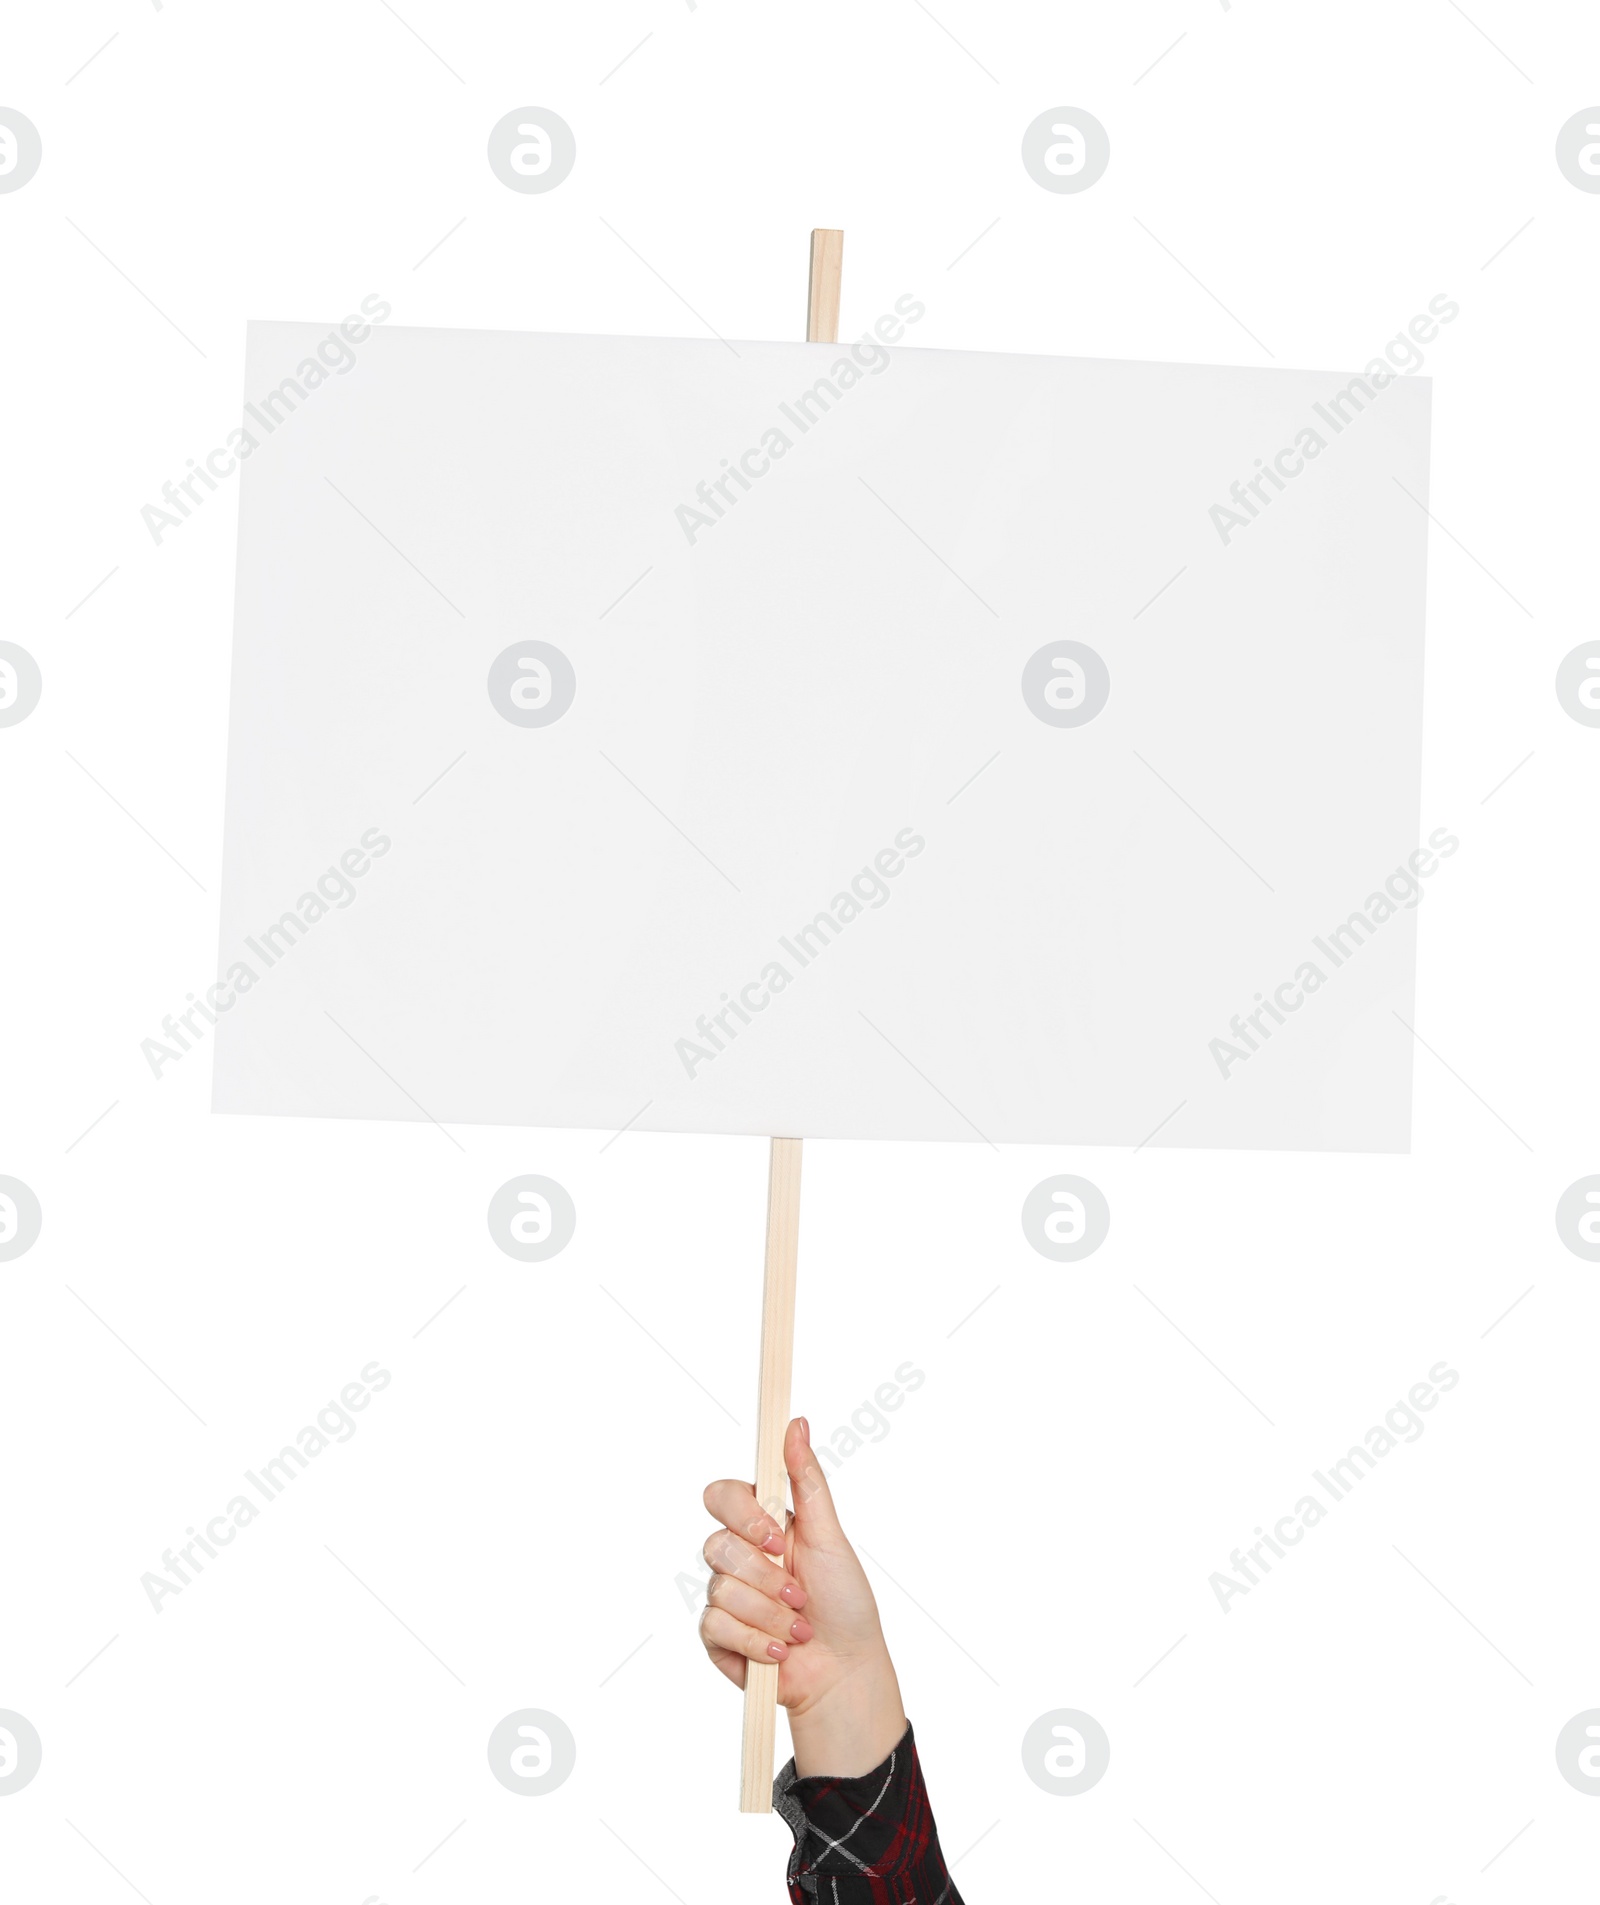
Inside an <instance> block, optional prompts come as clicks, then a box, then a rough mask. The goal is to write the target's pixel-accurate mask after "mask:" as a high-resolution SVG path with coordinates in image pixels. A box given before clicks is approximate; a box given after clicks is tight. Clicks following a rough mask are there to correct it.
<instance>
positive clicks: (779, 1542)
mask: <svg viewBox="0 0 1600 1905" xmlns="http://www.w3.org/2000/svg"><path fill="white" fill-rule="evenodd" d="M761 1545H762V1547H763V1548H765V1549H766V1551H767V1553H768V1554H782V1553H783V1536H782V1535H779V1534H771V1535H768V1536H767V1538H766V1540H765V1541H763V1542H762V1544H761Z"/></svg>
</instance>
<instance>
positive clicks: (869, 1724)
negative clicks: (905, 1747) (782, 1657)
mask: <svg viewBox="0 0 1600 1905" xmlns="http://www.w3.org/2000/svg"><path fill="white" fill-rule="evenodd" d="M905 1730H906V1713H905V1707H904V1705H903V1704H902V1702H901V1699H900V1683H899V1681H898V1680H897V1679H896V1678H895V1671H894V1667H893V1665H892V1664H891V1663H890V1660H889V1657H888V1655H887V1654H885V1655H884V1656H883V1657H882V1659H881V1660H879V1661H876V1662H873V1663H872V1664H871V1665H864V1666H861V1667H858V1668H857V1669H856V1670H855V1671H854V1672H852V1673H851V1674H849V1675H848V1676H846V1678H845V1679H843V1680H841V1681H839V1682H838V1683H837V1684H836V1685H834V1686H832V1687H830V1688H829V1689H828V1691H827V1692H826V1693H825V1694H822V1695H820V1696H819V1697H818V1698H817V1699H816V1700H814V1701H812V1702H810V1703H808V1704H807V1705H806V1706H805V1707H804V1708H802V1709H799V1710H795V1709H793V1708H791V1709H790V1710H789V1737H790V1739H791V1740H792V1741H793V1743H794V1770H795V1776H796V1777H797V1778H799V1779H814V1778H817V1777H819V1776H825V1777H829V1778H834V1779H859V1778H860V1777H861V1776H862V1774H864V1773H870V1772H871V1771H872V1769H873V1768H874V1767H875V1766H879V1765H881V1764H882V1763H883V1761H884V1760H886V1759H887V1758H888V1757H889V1755H890V1754H891V1753H892V1752H893V1751H894V1749H895V1747H896V1746H898V1745H899V1743H900V1740H901V1737H902V1735H903V1734H904V1733H905Z"/></svg>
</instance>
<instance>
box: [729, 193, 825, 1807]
mask: <svg viewBox="0 0 1600 1905" xmlns="http://www.w3.org/2000/svg"><path fill="white" fill-rule="evenodd" d="M843 265H844V233H843V232H836V231H814V232H813V233H812V234H811V277H810V282H809V284H808V285H807V289H806V342H807V343H808V344H837V343H838V341H839V279H840V273H841V270H842V268H843ZM799 1254H800V1140H799V1139H798V1138H774V1139H773V1140H772V1156H771V1160H770V1162H769V1163H768V1166H767V1268H766V1281H765V1283H764V1284H763V1286H762V1295H761V1387H760V1392H759V1396H758V1399H757V1403H756V1412H757V1423H756V1499H757V1500H758V1501H759V1502H760V1503H761V1505H762V1507H763V1508H765V1509H766V1511H767V1513H768V1514H769V1515H771V1516H772V1517H773V1518H774V1519H775V1520H776V1521H777V1523H778V1524H779V1526H780V1527H781V1526H782V1525H783V1517H784V1501H785V1490H784V1483H785V1481H786V1479H787V1478H786V1476H785V1474H784V1468H783V1436H784V1431H785V1430H786V1429H787V1428H788V1426H789V1379H790V1374H791V1371H792V1369H793V1367H794V1281H795V1266H796V1263H797V1261H798V1259H799ZM777 1729H778V1669H777V1665H776V1663H775V1662H773V1663H769V1662H766V1661H756V1660H752V1661H751V1662H750V1663H749V1665H748V1667H747V1668H746V1670H745V1682H744V1750H743V1755H742V1763H741V1765H740V1769H739V1810H740V1811H741V1812H771V1810H772V1758H773V1745H774V1742H775V1738H776V1735H777Z"/></svg>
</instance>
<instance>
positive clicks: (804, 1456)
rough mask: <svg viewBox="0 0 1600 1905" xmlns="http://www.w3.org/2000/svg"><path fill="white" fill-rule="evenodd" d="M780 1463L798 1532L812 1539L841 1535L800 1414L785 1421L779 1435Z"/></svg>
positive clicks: (808, 1433)
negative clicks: (785, 1428) (786, 1476)
mask: <svg viewBox="0 0 1600 1905" xmlns="http://www.w3.org/2000/svg"><path fill="white" fill-rule="evenodd" d="M783 1465H784V1467H785V1468H786V1469H787V1470H788V1471H789V1492H790V1495H791V1496H792V1497H793V1500H794V1519H795V1525H796V1527H797V1528H798V1529H799V1531H800V1533H801V1534H802V1535H804V1536H805V1537H806V1538H807V1539H808V1540H812V1541H815V1540H818V1539H823V1540H825V1539H826V1538H827V1537H828V1536H830V1535H842V1533H843V1531H842V1530H841V1528H840V1526H839V1516H838V1512H837V1510H836V1509H835V1508H834V1505H833V1494H832V1491H831V1490H830V1489H829V1487H828V1478H827V1476H826V1475H825V1474H824V1473H823V1470H822V1464H821V1462H820V1461H818V1459H817V1454H816V1451H815V1450H814V1449H813V1448H812V1446H811V1432H810V1428H809V1426H808V1425H807V1422H806V1419H805V1417H804V1416H796V1417H795V1419H794V1420H793V1422H791V1423H790V1424H789V1428H788V1432H787V1434H786V1435H785V1436H784V1438H783Z"/></svg>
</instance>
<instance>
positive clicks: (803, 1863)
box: [774, 1724, 961, 1905]
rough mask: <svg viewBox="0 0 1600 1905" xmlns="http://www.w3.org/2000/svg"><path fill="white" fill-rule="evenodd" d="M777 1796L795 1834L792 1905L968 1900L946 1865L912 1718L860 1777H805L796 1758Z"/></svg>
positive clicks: (918, 1904)
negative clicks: (896, 1738) (924, 1780)
mask: <svg viewBox="0 0 1600 1905" xmlns="http://www.w3.org/2000/svg"><path fill="white" fill-rule="evenodd" d="M774 1800H775V1803H776V1805H777V1809H778V1811H779V1812H780V1813H781V1814H782V1815H783V1817H784V1819H785V1820H787V1822H788V1824H789V1826H790V1829H791V1830H792V1831H793V1833H794V1836H795V1844H794V1851H793V1852H792V1853H791V1854H790V1857H789V1872H788V1881H789V1897H790V1899H791V1901H793V1905H812V1901H813V1900H815V1899H817V1898H826V1899H827V1900H828V1902H829V1905H913V1902H915V1905H933V1901H938V1905H961V1896H960V1894H959V1893H958V1892H957V1891H956V1889H955V1886H954V1884H953V1883H952V1882H951V1879H950V1875H949V1873H948V1871H947V1870H946V1869H945V1863H944V1856H943V1854H942V1853H941V1851H940V1849H939V1835H938V1831H937V1829H936V1827H935V1825H934V1820H933V1809H932V1807H931V1806H930V1805H929V1803H928V1791H927V1787H926V1786H925V1785H924V1784H923V1779H922V1767H921V1764H920V1762H919V1760H918V1757H917V1748H916V1741H915V1739H914V1738H913V1736H912V1731H911V1728H910V1726H909V1724H908V1725H907V1726H906V1728H905V1730H904V1732H903V1733H902V1734H901V1736H900V1738H899V1739H898V1740H897V1741H896V1742H895V1743H894V1745H893V1747H892V1748H891V1749H890V1751H889V1752H888V1753H887V1754H886V1755H885V1757H884V1759H883V1760H882V1761H881V1762H880V1763H879V1764H877V1765H875V1766H873V1767H872V1768H871V1769H870V1770H869V1771H868V1772H866V1773H864V1774H863V1775H861V1776H859V1777H851V1778H839V1777H818V1776H813V1777H810V1778H802V1777H800V1776H799V1774H798V1773H797V1770H796V1765H795V1762H794V1761H792V1760H791V1761H790V1763H789V1764H788V1765H787V1766H786V1767H785V1768H784V1769H783V1771H782V1772H781V1773H780V1774H779V1775H778V1780H777V1788H776V1792H775V1794H774Z"/></svg>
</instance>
